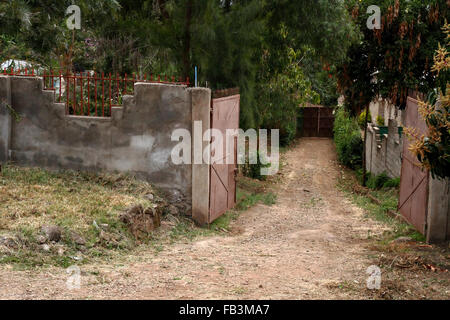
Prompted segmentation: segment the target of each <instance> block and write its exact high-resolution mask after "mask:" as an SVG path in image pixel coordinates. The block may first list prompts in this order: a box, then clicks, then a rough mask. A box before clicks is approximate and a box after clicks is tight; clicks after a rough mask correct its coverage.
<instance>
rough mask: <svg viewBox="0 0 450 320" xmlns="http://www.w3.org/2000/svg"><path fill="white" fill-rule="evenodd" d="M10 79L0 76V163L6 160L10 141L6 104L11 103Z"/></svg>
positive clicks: (8, 112)
mask: <svg viewBox="0 0 450 320" xmlns="http://www.w3.org/2000/svg"><path fill="white" fill-rule="evenodd" d="M10 87H11V86H10V80H9V78H8V77H5V76H0V163H2V162H6V161H8V152H9V145H10V143H11V121H12V119H11V118H12V117H11V113H10V111H9V110H8V108H7V106H6V105H11V90H10Z"/></svg>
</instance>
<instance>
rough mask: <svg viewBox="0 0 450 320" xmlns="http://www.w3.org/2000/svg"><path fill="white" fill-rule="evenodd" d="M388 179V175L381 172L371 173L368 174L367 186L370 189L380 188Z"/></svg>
mask: <svg viewBox="0 0 450 320" xmlns="http://www.w3.org/2000/svg"><path fill="white" fill-rule="evenodd" d="M389 180H390V178H389V177H388V175H387V174H386V173H385V172H383V173H381V174H379V175H376V176H375V175H373V174H371V175H370V176H369V179H368V180H367V187H368V188H370V189H376V190H379V189H381V188H383V187H384V185H385V184H386V183H388V181H389Z"/></svg>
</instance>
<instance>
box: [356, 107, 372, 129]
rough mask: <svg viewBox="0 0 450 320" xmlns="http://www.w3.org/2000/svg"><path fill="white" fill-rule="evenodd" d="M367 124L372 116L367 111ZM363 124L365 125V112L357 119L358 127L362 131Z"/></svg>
mask: <svg viewBox="0 0 450 320" xmlns="http://www.w3.org/2000/svg"><path fill="white" fill-rule="evenodd" d="M367 122H372V115H371V114H370V110H369V117H368V118H367ZM365 123H366V110H364V111H363V112H361V113H360V115H359V117H358V125H359V127H360V128H361V129H364V125H365Z"/></svg>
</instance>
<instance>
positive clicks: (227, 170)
mask: <svg viewBox="0 0 450 320" xmlns="http://www.w3.org/2000/svg"><path fill="white" fill-rule="evenodd" d="M215 96H216V97H217V96H218V94H217V93H216V94H215ZM239 108H240V95H239V94H234V95H231V96H227V97H222V98H215V99H213V100H212V107H211V128H212V129H218V130H220V131H221V132H222V134H223V137H224V140H225V137H226V131H227V129H239ZM232 139H234V143H233V145H234V148H233V149H232V150H231V153H229V154H227V148H226V143H225V141H224V143H223V155H224V159H223V163H218V162H219V161H216V162H214V161H213V162H212V163H211V166H210V201H209V206H210V208H209V219H208V223H211V222H213V221H214V220H216V219H217V218H219V217H220V216H221V215H223V214H224V213H225V212H226V211H227V210H229V209H231V208H233V207H234V206H235V204H236V174H237V136H233V137H232ZM213 152H214V151H213ZM211 156H214V154H211ZM230 163H232V164H230Z"/></svg>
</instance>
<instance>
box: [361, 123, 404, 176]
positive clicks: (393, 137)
mask: <svg viewBox="0 0 450 320" xmlns="http://www.w3.org/2000/svg"><path fill="white" fill-rule="evenodd" d="M388 130H389V133H388V134H387V135H380V133H379V131H378V130H377V128H376V127H375V126H373V125H371V124H369V127H368V130H367V144H366V159H367V162H366V169H367V170H368V171H370V172H372V173H373V174H375V175H378V174H381V173H383V172H386V174H387V175H388V176H389V177H391V178H397V177H400V173H401V168H402V151H403V139H401V138H400V136H399V134H398V127H397V122H396V120H392V119H391V120H389V125H388Z"/></svg>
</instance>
